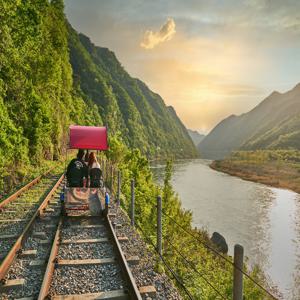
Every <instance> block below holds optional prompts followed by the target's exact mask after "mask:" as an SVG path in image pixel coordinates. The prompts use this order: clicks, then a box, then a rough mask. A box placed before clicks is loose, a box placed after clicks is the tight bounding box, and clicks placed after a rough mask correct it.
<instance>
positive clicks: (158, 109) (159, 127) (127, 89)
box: [68, 26, 196, 157]
mask: <svg viewBox="0 0 300 300" xmlns="http://www.w3.org/2000/svg"><path fill="white" fill-rule="evenodd" d="M68 29H69V46H70V58H71V64H72V67H73V77H74V82H76V85H78V86H79V87H80V88H81V90H82V92H83V93H84V98H85V99H91V100H92V101H93V103H96V104H97V105H98V108H99V113H100V115H101V117H102V119H103V121H104V122H105V123H106V124H108V125H109V128H110V131H111V133H117V132H118V131H119V132H120V133H121V136H122V137H123V139H124V141H125V143H126V144H127V145H129V146H131V147H133V148H139V149H141V150H142V152H143V153H145V154H147V155H148V156H154V155H155V156H156V155H166V154H167V155H169V154H176V156H178V157H192V156H195V155H196V149H195V147H194V145H193V143H192V140H191V139H190V137H189V136H188V133H187V130H186V128H185V127H184V125H183V124H182V123H181V121H180V119H179V118H178V117H177V115H176V112H175V111H174V109H173V108H168V107H167V106H166V105H165V103H164V101H163V100H162V98H161V97H160V96H159V95H158V94H155V93H153V92H152V91H151V90H150V89H149V88H148V87H147V86H146V84H145V83H143V82H142V81H140V80H138V79H135V78H132V77H130V75H129V74H128V73H127V72H126V71H125V70H124V68H123V67H122V65H121V63H120V62H119V61H118V60H117V58H116V56H115V54H114V53H113V52H112V51H110V50H109V49H107V48H101V47H96V46H95V45H94V44H93V43H92V42H91V41H90V39H89V38H88V37H86V36H85V35H83V34H77V32H75V31H74V30H73V29H72V28H71V26H68Z"/></svg>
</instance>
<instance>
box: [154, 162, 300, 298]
mask: <svg viewBox="0 0 300 300" xmlns="http://www.w3.org/2000/svg"><path fill="white" fill-rule="evenodd" d="M209 163H210V161H207V160H202V159H195V160H180V161H176V162H175V163H174V173H173V178H172V185H173V188H174V190H175V191H176V192H177V193H178V195H179V196H180V199H181V201H182V205H183V207H184V208H185V209H189V210H191V211H192V212H193V225H194V226H197V227H202V228H205V229H206V230H207V231H208V232H209V233H210V234H212V233H213V232H214V231H218V232H219V233H221V234H222V235H223V236H224V237H225V239H226V241H227V243H228V246H229V249H230V250H229V252H230V253H229V254H232V252H233V247H234V244H241V245H242V246H243V247H244V251H245V255H246V256H247V257H248V259H249V264H250V265H253V264H259V265H260V266H261V268H262V269H263V270H264V271H265V273H266V274H267V275H268V276H269V277H270V278H271V280H272V282H273V283H274V284H275V285H276V286H277V287H278V288H279V290H280V292H281V293H282V294H283V295H284V299H300V251H299V249H300V248H299V247H300V195H299V194H297V193H294V192H292V191H289V190H284V189H278V188H272V187H269V186H266V185H263V184H259V183H254V182H250V181H245V180H242V179H239V178H237V177H233V176H230V175H227V174H224V173H221V172H217V171H215V170H212V169H211V168H210V167H209ZM152 170H153V173H154V177H155V178H156V180H157V181H158V182H159V183H161V182H162V179H163V173H164V165H163V164H155V165H154V166H153V168H152Z"/></svg>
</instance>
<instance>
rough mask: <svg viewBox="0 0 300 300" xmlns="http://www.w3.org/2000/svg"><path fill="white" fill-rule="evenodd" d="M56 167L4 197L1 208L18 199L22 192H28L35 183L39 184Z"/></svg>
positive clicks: (0, 204)
mask: <svg viewBox="0 0 300 300" xmlns="http://www.w3.org/2000/svg"><path fill="white" fill-rule="evenodd" d="M53 169H54V167H53V168H51V169H49V170H48V171H47V172H45V173H44V174H42V175H40V176H38V177H36V178H35V179H33V180H32V181H30V182H29V183H27V184H26V185H24V186H23V187H21V188H20V189H19V190H17V191H16V192H15V193H13V194H12V195H10V196H8V197H7V198H6V199H4V200H3V201H2V202H1V203H0V210H1V209H2V208H3V207H4V206H5V205H7V204H9V203H10V202H12V201H14V200H16V199H17V198H18V197H19V196H20V195H21V194H22V193H24V192H26V191H27V190H29V189H30V188H31V187H32V186H34V185H35V184H37V183H38V182H39V181H40V180H41V179H42V178H43V177H44V176H46V175H48V174H49V173H50V172H51V171H52V170H53Z"/></svg>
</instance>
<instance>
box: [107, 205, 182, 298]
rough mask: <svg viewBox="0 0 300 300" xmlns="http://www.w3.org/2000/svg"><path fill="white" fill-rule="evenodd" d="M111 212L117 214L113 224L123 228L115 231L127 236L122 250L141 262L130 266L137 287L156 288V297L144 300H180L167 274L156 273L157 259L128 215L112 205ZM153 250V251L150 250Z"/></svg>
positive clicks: (126, 254) (145, 296)
mask: <svg viewBox="0 0 300 300" xmlns="http://www.w3.org/2000/svg"><path fill="white" fill-rule="evenodd" d="M111 212H114V213H116V217H114V218H112V220H113V222H115V223H117V224H121V225H122V226H121V228H118V229H115V231H116V233H117V235H118V236H126V237H127V238H128V242H126V243H121V248H122V250H123V252H124V253H125V256H126V257H131V256H138V257H139V258H140V261H139V263H138V264H136V265H130V269H131V272H132V275H133V277H134V279H135V281H136V284H137V286H138V287H139V288H140V287H142V286H148V285H153V286H154V287H155V288H156V291H157V293H156V297H155V298H151V297H149V295H144V299H146V300H151V299H159V300H180V299H182V297H181V296H180V294H179V292H178V290H177V289H176V288H175V287H174V285H173V283H172V281H171V280H170V278H169V277H168V276H167V275H166V274H160V273H158V272H156V268H155V266H156V261H157V260H156V257H155V256H154V255H153V252H152V251H151V250H152V249H151V248H148V246H147V244H146V243H145V242H144V241H143V239H142V238H141V236H140V235H139V234H138V233H137V231H136V230H135V229H134V228H133V227H132V226H131V225H130V220H129V218H128V216H127V215H126V213H125V212H124V211H123V210H122V209H121V208H117V207H116V206H115V205H113V204H112V209H111ZM150 249H151V250H150Z"/></svg>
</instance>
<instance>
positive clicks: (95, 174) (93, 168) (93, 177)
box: [88, 152, 102, 188]
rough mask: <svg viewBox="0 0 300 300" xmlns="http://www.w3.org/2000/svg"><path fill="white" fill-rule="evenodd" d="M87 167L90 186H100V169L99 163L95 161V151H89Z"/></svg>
mask: <svg viewBox="0 0 300 300" xmlns="http://www.w3.org/2000/svg"><path fill="white" fill-rule="evenodd" d="M88 167H89V175H90V187H92V188H97V187H102V171H101V169H100V164H99V163H98V161H97V157H96V154H95V152H91V153H90V157H89V164H88Z"/></svg>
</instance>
